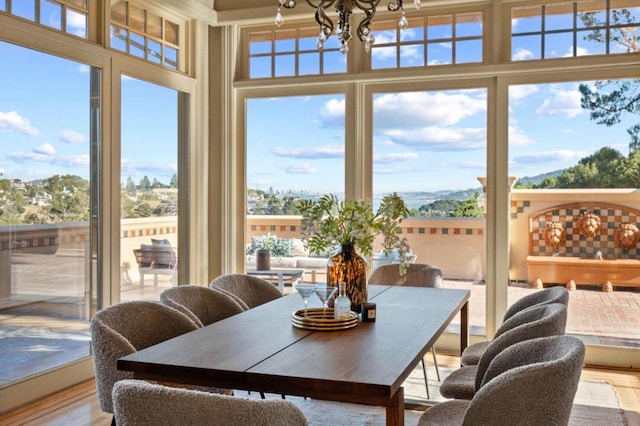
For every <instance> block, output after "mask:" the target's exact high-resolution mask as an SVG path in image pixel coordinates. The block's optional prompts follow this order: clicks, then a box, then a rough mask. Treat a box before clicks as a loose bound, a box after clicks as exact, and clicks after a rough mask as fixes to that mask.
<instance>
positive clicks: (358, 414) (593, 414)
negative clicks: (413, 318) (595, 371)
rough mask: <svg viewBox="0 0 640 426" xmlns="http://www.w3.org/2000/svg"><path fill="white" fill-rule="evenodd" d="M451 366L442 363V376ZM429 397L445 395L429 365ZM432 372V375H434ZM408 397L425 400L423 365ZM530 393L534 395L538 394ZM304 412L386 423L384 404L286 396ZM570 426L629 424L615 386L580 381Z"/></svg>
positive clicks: (355, 422)
mask: <svg viewBox="0 0 640 426" xmlns="http://www.w3.org/2000/svg"><path fill="white" fill-rule="evenodd" d="M450 371H451V370H450V369H447V368H442V367H440V375H441V378H444V377H445V376H446V375H447V374H448V373H449V372H450ZM428 375H429V393H430V396H431V398H430V401H432V402H441V401H444V400H445V399H444V398H443V397H442V396H440V393H439V391H438V387H439V382H438V381H437V380H436V377H435V370H434V368H433V367H432V366H429V367H428ZM432 376H433V377H432ZM404 388H405V397H406V398H410V399H418V400H422V401H426V400H427V399H426V389H425V386H424V378H423V376H422V368H421V367H418V368H416V370H414V372H413V373H412V374H411V376H410V377H409V378H408V379H407V381H406V382H405V384H404ZM235 394H236V395H237V396H245V397H247V396H248V397H249V398H259V394H258V393H257V392H252V393H251V394H247V393H246V392H242V391H236V392H235ZM530 397H532V398H534V397H535V395H531V396H530ZM267 398H280V395H271V394H267ZM286 399H287V400H289V401H292V402H293V403H294V404H296V405H297V406H298V407H300V409H301V410H302V411H303V412H304V414H305V415H306V417H307V419H308V420H309V425H310V426H383V425H384V424H385V411H384V409H383V408H381V407H371V406H367V405H357V404H347V403H339V402H331V401H320V400H314V399H304V398H300V397H295V396H287V397H286ZM421 414H422V412H421V411H414V410H405V425H407V426H413V425H417V424H418V419H419V418H420V415H421ZM569 425H570V426H585V425H588V426H626V425H627V423H626V421H625V418H624V414H623V410H622V409H621V408H620V403H619V400H618V395H617V394H616V391H615V388H614V387H613V386H611V385H610V384H608V383H606V382H603V381H580V383H579V384H578V391H577V393H576V397H575V399H574V405H573V410H572V411H571V419H570V421H569Z"/></svg>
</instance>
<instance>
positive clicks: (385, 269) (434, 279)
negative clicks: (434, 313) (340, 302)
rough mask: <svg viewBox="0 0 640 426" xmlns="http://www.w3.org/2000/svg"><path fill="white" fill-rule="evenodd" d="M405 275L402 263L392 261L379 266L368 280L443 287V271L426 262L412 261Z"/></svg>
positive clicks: (399, 284) (401, 284) (369, 281)
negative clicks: (401, 272) (402, 273)
mask: <svg viewBox="0 0 640 426" xmlns="http://www.w3.org/2000/svg"><path fill="white" fill-rule="evenodd" d="M406 266H407V269H406V272H405V274H404V275H401V274H400V265H399V264H397V263H392V264H390V265H382V266H379V267H377V268H376V269H375V270H374V271H373V272H372V273H371V276H370V277H369V279H368V280H367V281H368V283H369V284H385V285H397V286H410V287H442V271H441V270H440V269H439V268H437V267H435V266H432V265H427V264H424V263H410V264H408V265H406Z"/></svg>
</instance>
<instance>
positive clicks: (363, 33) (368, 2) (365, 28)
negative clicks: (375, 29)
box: [353, 0, 380, 42]
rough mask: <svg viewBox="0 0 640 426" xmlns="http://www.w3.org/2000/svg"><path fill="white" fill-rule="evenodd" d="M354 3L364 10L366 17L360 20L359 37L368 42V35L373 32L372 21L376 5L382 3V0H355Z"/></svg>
mask: <svg viewBox="0 0 640 426" xmlns="http://www.w3.org/2000/svg"><path fill="white" fill-rule="evenodd" d="M353 3H354V4H355V5H356V6H358V8H360V9H361V10H363V11H364V13H365V15H366V17H365V18H364V19H362V21H360V24H359V25H358V30H357V34H358V38H359V39H360V40H361V41H363V42H366V41H367V37H369V35H370V34H371V21H372V20H373V17H374V16H375V14H376V7H377V6H378V4H379V3H380V0H353Z"/></svg>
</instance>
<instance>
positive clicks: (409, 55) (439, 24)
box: [371, 12, 483, 69]
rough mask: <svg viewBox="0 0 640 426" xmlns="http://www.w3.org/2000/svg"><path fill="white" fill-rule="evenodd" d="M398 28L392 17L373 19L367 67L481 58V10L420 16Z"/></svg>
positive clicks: (382, 67)
mask: <svg viewBox="0 0 640 426" xmlns="http://www.w3.org/2000/svg"><path fill="white" fill-rule="evenodd" d="M408 22H409V25H408V26H407V28H405V29H403V30H401V29H400V28H399V27H398V23H397V21H396V20H392V21H381V22H376V21H374V24H373V31H374V37H375V39H376V42H375V44H374V45H373V47H372V49H371V68H372V69H384V68H406V67H424V66H433V65H449V64H462V63H474V62H482V52H483V45H482V27H483V25H482V13H481V12H473V13H460V14H452V15H437V16H421V17H415V18H409V19H408Z"/></svg>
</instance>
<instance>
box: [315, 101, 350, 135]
mask: <svg viewBox="0 0 640 426" xmlns="http://www.w3.org/2000/svg"><path fill="white" fill-rule="evenodd" d="M344 105H345V101H344V98H343V99H330V100H329V101H327V102H326V103H325V104H324V106H323V107H322V108H321V109H320V125H321V126H324V127H340V128H343V127H344V111H345V108H344Z"/></svg>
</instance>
